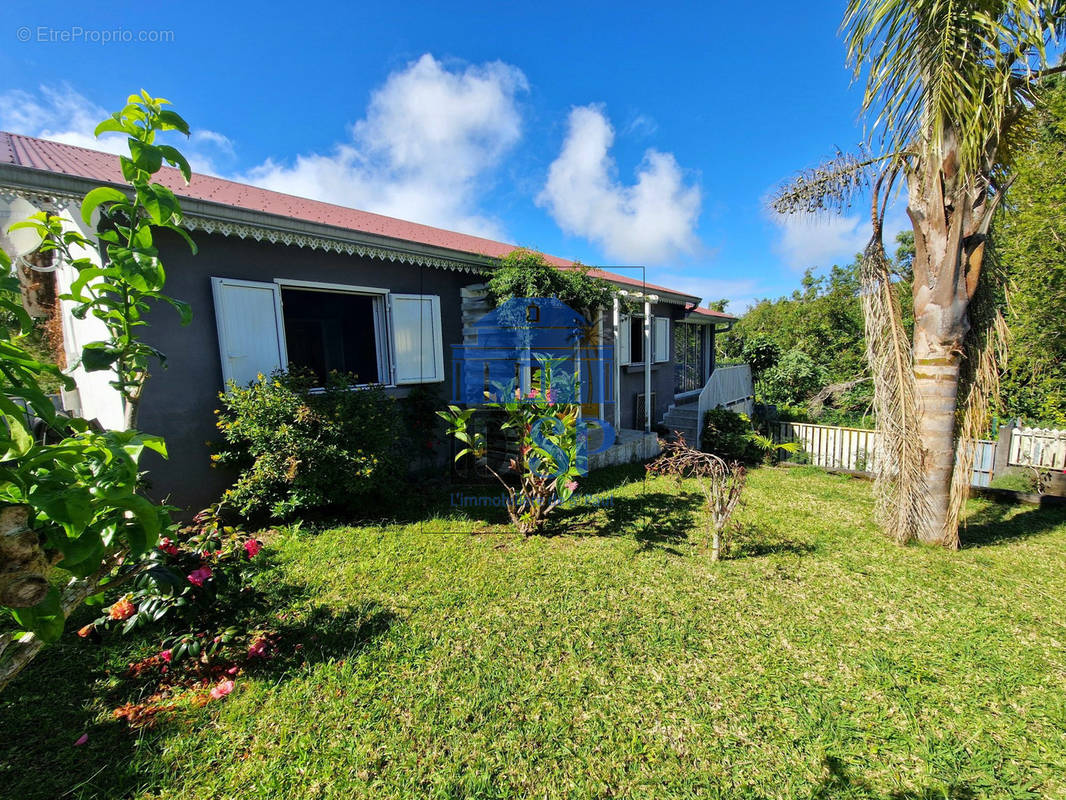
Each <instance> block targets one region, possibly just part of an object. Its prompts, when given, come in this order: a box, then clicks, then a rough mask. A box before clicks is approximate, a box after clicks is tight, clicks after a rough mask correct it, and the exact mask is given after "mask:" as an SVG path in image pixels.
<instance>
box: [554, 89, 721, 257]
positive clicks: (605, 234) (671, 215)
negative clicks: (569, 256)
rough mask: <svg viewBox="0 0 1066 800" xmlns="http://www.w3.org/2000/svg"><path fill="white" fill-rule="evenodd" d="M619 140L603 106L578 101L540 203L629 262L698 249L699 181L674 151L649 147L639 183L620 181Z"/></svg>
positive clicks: (609, 253)
mask: <svg viewBox="0 0 1066 800" xmlns="http://www.w3.org/2000/svg"><path fill="white" fill-rule="evenodd" d="M613 141H614V130H613V128H612V127H611V124H610V122H608V121H607V117H606V116H605V115H604V113H603V110H602V109H601V108H599V107H597V106H579V107H577V108H574V109H573V110H572V111H571V112H570V120H569V130H568V133H567V137H566V141H565V142H564V143H563V148H562V151H561V152H560V154H559V157H558V158H556V159H555V161H554V162H553V163H552V165H551V167H550V169H549V170H548V180H547V183H546V184H545V186H544V190H543V191H542V192H541V193H540V195H539V196H538V198H537V202H538V204H539V205H542V206H544V207H545V208H547V209H548V212H549V213H550V214H551V216H552V218H553V219H554V220H555V221H556V223H557V224H558V225H559V227H560V228H562V229H563V230H564V231H565V232H567V233H570V234H574V235H577V236H582V237H584V238H587V239H590V240H591V241H593V242H596V243H597V244H598V245H599V247H600V248H601V249H602V250H603V252H604V254H605V255H607V256H608V257H609V258H611V259H614V260H616V261H619V262H622V263H628V264H632V263H640V262H644V263H651V264H654V263H662V262H664V261H666V260H668V259H670V258H672V257H675V256H677V255H679V254H683V253H691V252H693V251H694V250H696V248H697V247H698V246H699V240H698V239H697V237H696V234H695V228H696V222H697V219H698V218H699V214H700V190H699V188H698V187H696V186H691V185H685V183H684V179H683V176H682V173H681V167H680V166H678V163H677V160H676V159H675V158H674V157H673V155H672V154H670V153H662V152H659V151H658V150H654V149H649V150H647V151H646V152H645V153H644V161H643V162H642V163H641V165H640V167H639V169H638V170H637V180H636V183H635V184H633V185H631V186H625V185H622V184H620V183H618V182H617V181H616V180H615V178H614V174H615V172H616V167H615V163H614V159H612V158H611V157H610V155H609V150H610V148H611V144H612V143H613Z"/></svg>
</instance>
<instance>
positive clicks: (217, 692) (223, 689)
mask: <svg viewBox="0 0 1066 800" xmlns="http://www.w3.org/2000/svg"><path fill="white" fill-rule="evenodd" d="M232 691H233V681H220V682H219V684H218V686H215V687H214V688H213V689H212V690H211V699H212V700H221V699H222V698H223V697H225V696H226V695H227V694H229V693H230V692H232Z"/></svg>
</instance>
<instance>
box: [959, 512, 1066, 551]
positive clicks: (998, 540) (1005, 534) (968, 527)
mask: <svg viewBox="0 0 1066 800" xmlns="http://www.w3.org/2000/svg"><path fill="white" fill-rule="evenodd" d="M1062 525H1066V510H1064V509H1062V508H1058V507H1049V508H1042V507H1039V506H1031V507H1029V510H1027V511H1018V508H1017V506H1015V505H1012V504H1009V503H994V502H993V503H988V504H987V505H985V506H983V507H982V508H981V509H980V510H978V511H977V513H975V514H973V515H972V516H971V517H970V518H969V519H968V520H967V521H966V522H965V523H964V524H963V527H962V528H961V530H960V531H959V535H960V537H961V539H962V546H963V547H965V548H970V547H989V546H992V545H997V544H1002V543H1006V542H1011V541H1017V540H1019V539H1027V538H1029V537H1030V536H1037V535H1039V534H1041V533H1047V532H1048V531H1050V530H1052V529H1053V528H1056V527H1059V526H1062Z"/></svg>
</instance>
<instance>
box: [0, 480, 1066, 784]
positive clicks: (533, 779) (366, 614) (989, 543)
mask: <svg viewBox="0 0 1066 800" xmlns="http://www.w3.org/2000/svg"><path fill="white" fill-rule="evenodd" d="M641 474H642V472H641V470H640V469H639V468H636V469H627V470H615V471H611V472H605V473H600V474H597V475H594V476H591V477H590V478H589V479H588V480H587V482H586V487H583V488H590V487H591V488H592V489H601V490H606V491H609V492H611V493H612V494H613V495H614V497H615V500H614V506H613V508H609V509H604V510H600V511H598V512H595V515H594V516H595V521H596V523H597V524H596V525H595V526H593V525H590V524H589V523H590V521H592V520H591V518H590V515H589V514H587V513H586V514H585V515H582V514H578V513H574V514H572V515H571V517H570V519H569V520H568V522H569V523H571V529H570V530H569V532H565V533H560V534H558V535H555V536H551V537H541V538H532V539H527V540H523V539H522V538H520V537H516V536H514V535H512V534H510V533H508V532H506V530H505V529H504V528H501V527H498V526H496V525H495V524H494V521H493V518H492V517H491V514H490V515H488V516H489V518H488V519H485V518H481V519H479V518H477V516H479V515H480V516H482V517H484V516H485V515H484V514H483V513H482V512H474V514H462V513H460V512H455V513H453V514H452V516H451V517H450V518H449V517H446V516H437V517H436V518H434V519H433V520H431V521H430V522H428V523H425V524H408V525H404V524H391V525H384V524H383V525H380V526H368V527H360V528H336V529H331V530H326V531H322V532H317V533H316V532H312V531H303V532H301V533H293V532H283V533H282V534H281V535H280V537H279V538H278V539H276V540H275V541H273V542H272V543H271V547H270V548H269V549H268V550H267V551H265V553H264V555H267V556H269V559H268V561H267V564H266V566H265V568H264V572H263V573H262V574H261V575H260V576H258V581H259V585H260V588H261V590H262V591H263V592H265V593H267V594H268V595H269V596H270V597H272V598H274V599H273V602H274V603H275V610H276V611H277V612H278V614H279V616H280V617H281V618H279V619H277V620H276V621H275V622H276V626H277V627H278V628H279V629H280V630H281V631H282V634H283V639H282V642H283V651H284V652H283V655H282V656H281V657H279V658H278V659H277V660H275V661H274V662H272V663H271V664H269V665H266V666H265V667H263V668H261V671H260V672H253V673H251V674H247V675H242V676H240V677H239V678H238V679H237V689H236V690H235V691H234V692H233V694H231V695H230V696H229V697H227V698H225V699H224V700H222V701H219V702H215V703H211V704H209V705H208V706H206V707H196V706H194V705H193V704H192V703H191V702H188V699H187V698H186V699H185V700H184V701H183V702H182V703H181V704H180V706H179V708H178V709H177V710H175V711H174V712H172V713H170V714H169V715H167V716H165V717H164V718H162V719H161V721H160V722H159V724H158V725H156V726H155V727H154V728H151V729H140V730H132V731H131V730H130V729H129V728H128V727H127V726H126V723H124V722H121V721H116V720H114V719H113V718H112V716H111V710H112V709H113V708H115V707H116V706H119V705H121V704H122V703H125V702H128V701H130V700H135V699H137V698H138V696H139V692H142V691H143V689H142V688H140V687H139V686H138V685H137V684H136V682H134V681H132V680H130V679H128V678H125V677H123V672H124V669H123V668H124V665H125V664H126V662H127V661H128V660H130V659H131V658H132V657H134V655H136V654H137V646H136V645H134V646H133V647H132V649H131V650H128V651H125V652H119V650H118V649H117V648H114V647H112V648H101V647H96V646H93V645H91V644H88V643H85V642H82V641H81V640H79V639H77V638H75V637H73V636H68V637H67V638H66V639H65V640H64V641H63V643H62V644H60V645H58V646H55V647H53V648H52V649H51V650H50V651H48V652H46V653H45V654H44V655H42V657H41V658H39V659H38V661H37V662H36V663H35V664H34V666H33V668H32V669H31V671H30V673H29V674H28V675H26V676H24V677H23V678H22V679H21V680H20V681H19V683H17V684H14V685H12V686H11V687H9V688H8V690H7V691H6V692H5V693H4V694H3V695H0V715H2V720H0V748H2V749H0V796H3V797H5V798H8V797H10V798H18V799H19V800H31V798H46V797H47V798H54V797H59V796H64V797H70V798H79V797H101V798H103V797H108V798H110V797H121V796H135V797H142V796H143V797H156V796H158V797H181V798H228V797H248V798H304V797H308V798H311V797H337V798H349V797H367V798H401V797H403V798H407V797H441V798H444V797H448V798H452V797H454V798H466V797H479V798H482V797H484V798H497V797H500V798H503V797H515V798H518V797H545V798H554V797H575V798H576V797H603V798H606V797H647V798H669V797H722V798H742V797H760V798H763V797H775V798H812V799H813V798H828V797H846V798H867V797H876V798H934V797H950V798H969V797H1062V796H1066V516H1064V515H1063V513H1062V512H1061V511H1057V512H1056V511H1050V510H1044V511H1041V510H1037V509H1034V508H1031V507H1025V508H1014V507H1007V506H1000V505H995V504H975V506H974V507H973V516H972V517H971V521H970V526H969V529H968V530H967V531H966V534H965V537H966V539H967V540H968V542H970V546H968V547H967V548H966V549H964V550H962V551H961V552H958V553H949V552H940V551H935V550H927V549H922V548H917V547H912V548H903V549H901V548H898V547H896V546H894V545H891V544H889V543H888V542H887V541H885V540H884V539H882V538H881V537H880V535H879V534H878V533H877V532H876V530H875V527H874V525H873V522H872V519H871V502H870V497H869V492H870V488H869V484H867V483H864V482H861V481H858V480H851V479H848V478H844V477H837V476H830V475H825V474H822V473H820V472H818V471H816V470H813V469H810V468H802V469H791V470H786V469H761V470H758V471H756V472H754V473H753V474H752V475H751V477H750V481H749V487H748V490H747V493H746V504H745V506H744V508H743V509H742V511H741V513H740V517H741V521H742V522H743V523H744V530H743V533H742V534H741V535H740V536H739V537H738V539H737V541H736V542H735V545H736V546H735V551H736V553H735V555H736V556H737V557H736V558H735V560H730V561H725V562H722V563H720V564H717V565H715V564H712V563H710V561H709V560H708V559H707V557H706V556H705V554H704V553H703V552H702V551H701V550H700V548H699V546H698V544H699V541H700V539H699V537H698V534H696V533H694V531H696V530H697V529H698V526H699V525H700V524H701V518H700V515H699V513H698V501H697V500H696V498H695V496H694V495H690V494H682V495H681V496H678V495H677V494H676V493H675V492H674V488H673V485H672V484H671V483H670V482H669V481H666V480H663V479H659V480H656V481H652V482H649V483H647V484H644V483H642V482H641V480H640V476H641ZM141 647H142V650H141V651H140V652H141V653H142V654H143V652H145V650H143V648H145V647H147V644H142V645H141ZM83 732H88V734H89V740H88V743H87V744H85V745H84V746H81V747H75V746H73V745H74V741H75V740H76V739H77V738H78V737H79V736H80V735H81V734H82V733H83Z"/></svg>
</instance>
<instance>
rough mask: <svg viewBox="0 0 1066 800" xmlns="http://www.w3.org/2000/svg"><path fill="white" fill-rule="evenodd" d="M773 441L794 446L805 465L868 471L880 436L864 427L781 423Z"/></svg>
mask: <svg viewBox="0 0 1066 800" xmlns="http://www.w3.org/2000/svg"><path fill="white" fill-rule="evenodd" d="M777 441H778V442H782V443H784V442H796V443H798V444H799V445H800V447H802V448H803V452H804V453H805V454H806V456H807V460H808V462H809V463H811V464H813V465H814V466H816V467H824V468H825V469H854V470H858V471H860V472H872V471H873V469H874V467H875V466H876V463H877V458H878V452H879V450H880V447H881V434H879V433H878V432H877V431H874V430H868V429H865V428H840V427H836V426H833V425H812V424H809V423H806V422H782V423H780V429H779V430H778V436H777Z"/></svg>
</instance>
